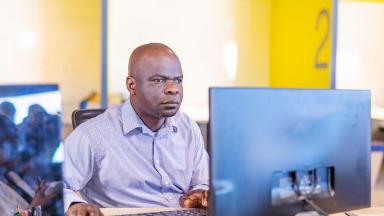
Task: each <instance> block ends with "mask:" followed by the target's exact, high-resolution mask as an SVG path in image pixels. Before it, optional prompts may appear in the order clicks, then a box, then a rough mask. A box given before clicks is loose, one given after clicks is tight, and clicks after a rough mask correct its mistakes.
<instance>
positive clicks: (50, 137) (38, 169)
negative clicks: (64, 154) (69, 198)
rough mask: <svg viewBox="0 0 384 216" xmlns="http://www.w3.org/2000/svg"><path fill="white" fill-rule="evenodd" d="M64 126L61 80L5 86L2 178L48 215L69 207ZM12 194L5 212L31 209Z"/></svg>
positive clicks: (1, 89)
mask: <svg viewBox="0 0 384 216" xmlns="http://www.w3.org/2000/svg"><path fill="white" fill-rule="evenodd" d="M61 129H62V127H61V95H60V92H59V89H58V86H57V85H0V181H1V183H2V185H4V187H8V188H9V189H7V190H8V191H11V190H13V191H14V193H13V192H12V194H14V195H13V196H15V197H16V196H20V197H21V198H19V200H21V199H23V200H24V201H25V202H26V203H28V205H29V206H33V207H36V209H37V208H39V211H42V213H43V214H44V215H60V214H62V212H63V205H62V195H61V194H62V190H61V188H62V183H61V162H62V158H61V157H60V155H61V153H60V151H62V150H60V149H62V148H61V147H60V146H61V142H62V136H61ZM8 194H9V193H8ZM6 197H7V196H4V197H1V196H0V205H2V206H1V207H0V210H1V211H2V212H0V214H1V215H13V214H14V213H15V210H16V208H17V207H20V208H25V206H24V205H21V204H20V202H16V201H15V202H13V201H10V200H9V196H8V198H6ZM2 198H4V199H8V200H6V201H5V202H3V200H2ZM15 200H16V199H15Z"/></svg>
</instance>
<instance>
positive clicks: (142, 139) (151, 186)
mask: <svg viewBox="0 0 384 216" xmlns="http://www.w3.org/2000/svg"><path fill="white" fill-rule="evenodd" d="M64 152H65V155H64V163H63V178H64V205H65V210H67V209H68V207H69V205H70V204H71V203H72V202H88V203H92V204H96V205H97V206H99V207H179V198H180V196H182V195H183V194H185V193H186V192H187V191H189V190H195V189H206V190H207V189H208V183H209V182H208V181H209V180H208V161H209V159H208V154H207V152H206V151H205V149H204V142H203V138H202V136H201V132H200V130H199V127H198V126H197V124H196V123H195V122H194V121H193V120H191V119H190V118H189V117H188V116H187V115H186V114H184V113H182V112H178V113H177V114H176V115H175V116H173V117H170V118H166V121H165V123H164V124H163V126H162V127H161V128H160V129H159V130H158V132H157V133H154V132H152V131H151V130H150V129H149V128H148V127H147V126H146V125H145V124H144V123H143V121H142V120H141V119H140V118H139V116H138V115H137V114H136V112H135V111H134V110H133V108H132V106H131V103H130V101H129V99H128V100H127V102H125V103H124V104H122V105H120V106H116V107H112V108H109V109H107V110H106V111H105V112H104V113H103V114H101V115H99V116H97V117H95V118H93V119H91V120H88V121H87V122H85V123H83V124H81V125H80V126H78V127H77V128H76V130H74V131H73V132H72V133H71V134H70V135H69V137H68V138H67V139H66V140H65V142H64ZM75 191H79V192H80V194H81V196H82V198H80V197H79V196H77V195H76V194H75Z"/></svg>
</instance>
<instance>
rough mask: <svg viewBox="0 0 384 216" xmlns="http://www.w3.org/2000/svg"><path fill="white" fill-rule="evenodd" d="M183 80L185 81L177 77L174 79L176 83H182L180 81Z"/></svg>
mask: <svg viewBox="0 0 384 216" xmlns="http://www.w3.org/2000/svg"><path fill="white" fill-rule="evenodd" d="M182 82H183V80H182V79H175V80H174V83H176V84H180V83H182Z"/></svg>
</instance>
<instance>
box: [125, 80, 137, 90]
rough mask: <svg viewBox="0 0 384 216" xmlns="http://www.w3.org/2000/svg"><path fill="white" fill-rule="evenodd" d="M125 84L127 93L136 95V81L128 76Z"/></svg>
mask: <svg viewBox="0 0 384 216" xmlns="http://www.w3.org/2000/svg"><path fill="white" fill-rule="evenodd" d="M125 84H126V85H127V90H128V91H129V94H131V95H134V94H136V80H135V79H134V78H133V77H130V76H128V77H127V80H126V82H125Z"/></svg>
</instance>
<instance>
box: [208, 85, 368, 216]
mask: <svg viewBox="0 0 384 216" xmlns="http://www.w3.org/2000/svg"><path fill="white" fill-rule="evenodd" d="M370 136H371V133H370V93H369V91H364V90H315V89H306V90H303V89H302V90H299V89H258V88H211V89H210V122H209V143H208V147H209V153H210V156H211V164H210V165H211V170H210V171H211V173H210V174H211V188H212V190H211V196H210V203H211V205H212V207H213V208H212V209H211V211H212V212H211V213H212V214H214V215H224V216H225V215H268V216H275V215H276V216H280V215H295V214H296V213H299V212H306V211H314V210H317V212H320V213H334V212H341V211H347V210H352V209H357V208H363V207H368V206H369V205H370ZM316 208H318V209H316Z"/></svg>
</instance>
